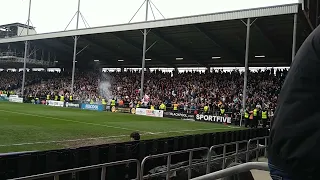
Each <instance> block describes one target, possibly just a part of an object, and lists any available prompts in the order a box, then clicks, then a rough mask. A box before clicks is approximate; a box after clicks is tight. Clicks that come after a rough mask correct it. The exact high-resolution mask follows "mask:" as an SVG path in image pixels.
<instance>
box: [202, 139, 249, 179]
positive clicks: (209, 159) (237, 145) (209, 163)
mask: <svg viewBox="0 0 320 180" xmlns="http://www.w3.org/2000/svg"><path fill="white" fill-rule="evenodd" d="M240 143H248V141H247V140H243V141H236V142H230V143H225V144H218V145H214V146H211V147H210V149H209V153H208V157H207V159H208V164H207V169H206V173H207V174H209V173H210V165H211V161H212V160H211V157H212V156H211V154H212V151H213V149H215V148H218V147H223V153H222V156H223V157H222V168H224V167H225V159H226V148H227V146H230V145H234V144H235V145H236V152H235V161H237V159H238V154H239V144H240Z"/></svg>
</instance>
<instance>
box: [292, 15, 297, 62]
mask: <svg viewBox="0 0 320 180" xmlns="http://www.w3.org/2000/svg"><path fill="white" fill-rule="evenodd" d="M297 25H298V14H294V17H293V33H292V56H291V60H292V61H293V60H294V57H295V55H296V44H297Z"/></svg>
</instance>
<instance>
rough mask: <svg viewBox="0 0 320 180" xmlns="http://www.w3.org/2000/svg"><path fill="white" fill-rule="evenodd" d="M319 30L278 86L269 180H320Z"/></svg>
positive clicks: (299, 52) (304, 46) (272, 130)
mask: <svg viewBox="0 0 320 180" xmlns="http://www.w3.org/2000/svg"><path fill="white" fill-rule="evenodd" d="M319 102H320V27H318V28H317V29H315V30H314V31H313V32H312V33H311V34H310V35H309V37H308V38H307V39H306V40H305V42H304V43H303V45H302V46H301V48H300V49H299V51H298V53H297V55H296V57H295V58H294V61H293V63H292V65H291V69H290V71H289V73H288V75H287V78H286V80H285V82H284V84H283V86H282V90H281V92H280V96H279V99H278V107H277V109H276V112H275V115H274V119H273V122H272V128H271V134H270V145H269V153H268V155H269V167H270V173H271V176H274V179H276V177H283V179H285V180H291V179H293V180H311V179H312V180H319V179H320V165H319V163H320V106H319Z"/></svg>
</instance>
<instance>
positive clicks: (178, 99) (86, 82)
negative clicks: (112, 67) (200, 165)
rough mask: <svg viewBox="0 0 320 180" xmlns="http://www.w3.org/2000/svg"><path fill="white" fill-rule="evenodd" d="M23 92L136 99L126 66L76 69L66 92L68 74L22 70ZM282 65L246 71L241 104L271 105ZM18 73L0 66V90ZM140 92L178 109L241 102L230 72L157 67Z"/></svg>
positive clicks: (135, 81)
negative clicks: (0, 69) (121, 69)
mask: <svg viewBox="0 0 320 180" xmlns="http://www.w3.org/2000/svg"><path fill="white" fill-rule="evenodd" d="M26 74H27V76H26V88H25V92H24V94H25V95H27V96H32V97H46V96H47V95H50V96H51V97H54V96H55V95H64V96H67V97H68V96H72V97H73V99H74V100H83V101H94V102H101V99H107V100H111V99H114V100H116V101H117V102H119V101H120V100H125V101H127V102H130V104H131V105H137V104H139V102H141V99H140V78H141V73H140V72H138V71H127V72H107V73H94V72H77V73H76V74H75V77H76V78H75V83H74V92H73V94H71V92H70V89H71V74H70V73H65V72H63V73H51V72H28V73H26ZM286 74H287V71H286V70H276V71H275V70H273V69H271V70H259V71H256V72H250V73H249V75H248V86H247V87H248V88H247V98H246V99H247V102H246V103H247V105H248V106H249V107H250V108H255V106H256V105H260V106H262V107H263V108H267V109H270V110H271V109H274V108H275V106H276V102H277V96H278V94H279V92H280V88H281V85H282V83H283V81H284V78H285V76H286ZM21 79H22V73H16V72H0V90H15V91H16V93H18V94H19V93H20V88H21V81H22V80H21ZM144 82H145V83H144V93H145V94H146V95H147V97H148V101H149V104H152V105H154V106H156V107H158V106H159V105H160V104H162V103H165V104H169V105H171V104H174V103H175V104H179V105H180V106H182V107H183V108H182V109H188V108H192V109H200V108H203V107H204V106H208V107H209V108H210V110H211V111H215V110H217V109H218V108H219V106H221V105H223V106H224V108H225V109H227V110H228V111H230V112H239V111H240V109H241V105H242V98H243V97H242V91H243V73H242V72H240V71H238V70H234V71H231V72H223V71H214V72H205V73H200V72H183V73H181V72H172V73H168V72H161V71H153V72H146V73H145V81H144Z"/></svg>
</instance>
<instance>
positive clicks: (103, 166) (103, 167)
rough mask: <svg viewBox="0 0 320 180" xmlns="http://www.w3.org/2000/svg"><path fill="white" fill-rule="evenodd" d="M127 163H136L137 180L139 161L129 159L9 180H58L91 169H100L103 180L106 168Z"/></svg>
mask: <svg viewBox="0 0 320 180" xmlns="http://www.w3.org/2000/svg"><path fill="white" fill-rule="evenodd" d="M129 163H136V164H137V177H136V179H137V180H139V174H140V161H139V160H137V159H129V160H123V161H116V162H110V163H104V164H98V165H92V166H85V167H79V168H73V169H67V170H61V171H55V172H49V173H43V174H38V175H32V176H26V177H21V178H15V179H10V180H34V179H42V178H49V177H53V179H54V180H59V177H60V175H64V174H70V173H77V172H82V171H88V170H93V169H101V178H100V179H101V180H105V179H106V173H107V167H111V166H117V165H125V164H129Z"/></svg>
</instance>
